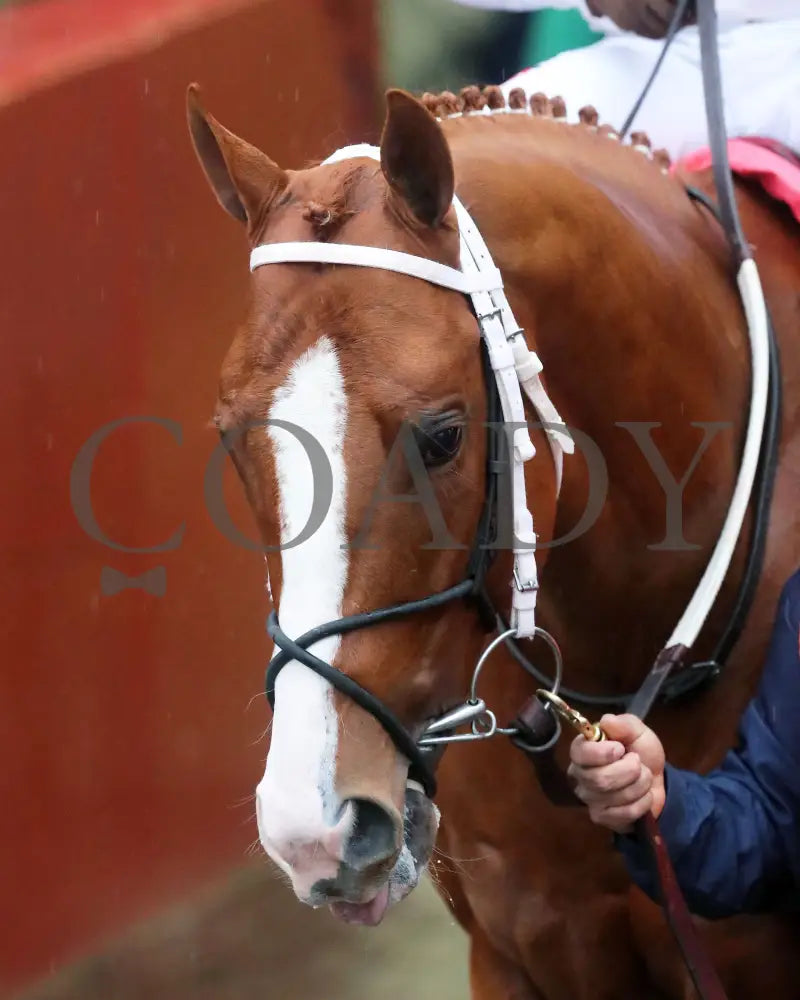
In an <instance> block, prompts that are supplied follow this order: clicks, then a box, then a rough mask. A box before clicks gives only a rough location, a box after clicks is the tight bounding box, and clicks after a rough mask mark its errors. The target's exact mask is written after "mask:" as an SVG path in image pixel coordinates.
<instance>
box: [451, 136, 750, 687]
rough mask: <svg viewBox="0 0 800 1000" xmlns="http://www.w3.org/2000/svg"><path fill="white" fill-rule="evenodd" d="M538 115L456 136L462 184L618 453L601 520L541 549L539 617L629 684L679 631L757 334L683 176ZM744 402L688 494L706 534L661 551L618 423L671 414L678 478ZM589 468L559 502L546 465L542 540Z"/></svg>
mask: <svg viewBox="0 0 800 1000" xmlns="http://www.w3.org/2000/svg"><path fill="white" fill-rule="evenodd" d="M533 124H534V123H531V122H530V121H525V122H522V123H521V125H528V126H529V130H528V135H524V134H523V130H522V129H521V127H520V126H515V128H516V130H517V131H516V133H513V132H512V130H511V129H507V132H508V137H507V140H506V142H505V143H501V144H498V145H497V147H496V148H495V149H493V150H488V151H487V145H486V143H485V142H483V143H478V142H474V143H473V142H471V141H470V139H469V137H468V136H467V138H466V139H465V138H464V134H463V133H462V134H461V137H460V139H456V141H454V142H453V143H452V148H453V150H454V158H455V161H456V168H457V176H459V195H460V196H461V198H462V200H463V201H464V202H465V204H466V206H467V207H468V209H470V211H471V212H472V213H473V215H474V217H475V219H476V222H477V223H478V225H479V227H480V229H481V231H482V233H483V235H484V237H485V239H486V241H487V243H488V245H489V247H490V249H491V251H492V254H493V257H494V259H495V263H496V264H497V265H498V267H500V269H501V271H502V273H503V275H504V279H505V283H506V287H507V291H508V294H509V299H510V301H511V304H512V307H513V308H514V310H515V313H516V316H517V320H518V321H519V323H520V325H521V326H522V327H523V328H524V329H525V330H526V336H527V337H528V340H529V345H530V346H531V347H532V348H534V347H535V349H537V350H538V352H539V354H540V356H541V358H542V360H543V362H544V378H545V381H546V383H547V386H548V390H549V392H550V394H551V396H552V398H553V400H554V402H555V404H556V406H557V407H558V409H559V411H560V413H561V415H562V417H563V418H564V419H565V421H566V422H567V423H568V424H569V425H570V426H572V427H575V428H577V429H578V431H580V432H582V433H584V434H587V435H589V437H590V438H591V440H592V441H593V442H594V444H595V445H596V446H597V449H598V451H599V453H600V454H601V455H602V459H601V460H600V461H601V462H604V463H605V464H606V466H607V470H608V493H607V499H606V500H605V503H604V504H603V505H602V509H601V510H600V511H599V512H598V515H597V516H596V518H595V519H594V522H593V524H592V526H591V527H590V528H589V530H587V531H585V532H584V533H583V534H582V535H581V536H580V537H579V538H577V539H576V540H574V541H572V542H571V543H569V544H566V545H564V546H563V547H558V548H554V549H552V550H550V551H549V552H546V551H542V552H540V553H539V555H538V556H537V558H538V559H539V562H540V566H541V565H544V572H543V581H542V586H543V589H542V597H541V604H540V607H541V618H542V620H543V622H544V624H545V625H546V627H550V628H551V629H552V630H555V631H556V633H557V634H558V635H559V639H560V640H563V641H564V642H565V643H566V644H567V646H568V650H567V652H568V654H569V657H570V661H571V663H572V673H571V680H572V682H573V683H581V682H582V681H583V680H584V679H585V680H586V682H587V683H588V684H589V686H590V687H600V688H604V689H606V690H608V689H609V687H612V688H616V689H619V687H620V686H623V687H626V686H628V685H631V684H633V683H634V682H635V680H636V679H637V678H639V677H640V676H641V673H642V670H643V667H644V664H645V663H646V662H647V661H648V660H650V659H652V656H653V655H655V653H656V652H657V650H658V648H659V646H660V645H661V644H662V643H663V641H665V639H666V637H667V635H668V634H669V631H670V630H671V627H672V625H673V624H674V622H675V621H676V620H677V618H678V617H679V615H680V612H681V610H682V607H683V604H684V603H685V601H686V600H687V599H688V597H689V596H690V594H691V590H692V588H693V586H694V585H695V583H696V581H697V579H699V576H700V574H701V572H702V569H703V567H704V565H705V562H706V560H707V558H708V554H709V552H710V546H711V544H712V543H713V540H714V539H715V537H716V534H717V533H718V530H719V526H720V524H721V522H722V518H723V516H724V511H725V507H726V504H727V500H728V498H729V496H730V490H731V486H732V481H733V477H734V475H735V461H736V454H737V449H738V447H739V443H740V440H741V437H740V434H741V419H742V416H743V415H744V414H745V413H746V407H747V396H746V393H747V378H748V375H747V371H748V369H747V339H746V335H745V333H744V330H743V326H742V322H741V315H740V310H739V306H738V301H737V298H736V296H735V291H734V288H733V285H732V283H731V281H730V276H729V274H728V273H727V271H726V267H725V262H726V259H727V258H726V247H725V244H724V241H723V239H722V237H721V234H720V233H719V232H718V230H717V227H716V224H715V223H714V222H713V220H710V219H709V218H707V217H706V216H705V215H704V214H703V210H699V209H697V208H695V207H694V206H692V205H691V204H690V202H689V199H688V198H687V197H686V194H685V192H684V191H683V190H682V188H681V187H680V185H679V183H678V182H677V181H675V180H672V179H670V178H666V177H663V176H662V175H661V174H660V173H659V171H658V168H657V167H656V166H655V165H654V164H653V163H650V162H647V161H644V160H643V159H641V158H640V157H641V154H638V153H636V152H635V151H633V150H630V149H624V148H619V147H617V146H614V145H613V144H612V143H611V142H610V141H609V140H607V139H605V138H604V137H600V136H588V135H585V134H584V135H578V134H575V132H573V134H572V135H568V132H569V130H568V128H567V127H563V126H559V125H554V124H551V123H546V124H541V125H540V126H539V128H538V129H537V128H535V127H533V128H532V127H531V126H532V125H533ZM476 132H477V129H476ZM559 133H561V134H559ZM495 178H496V179H497V180H499V181H501V183H494V180H495ZM732 417H733V418H734V424H735V426H734V427H732V428H731V431H730V433H728V434H726V435H725V437H724V443H720V442H718V444H717V446H715V447H714V448H713V449H711V450H710V451H709V452H708V453H707V454H706V456H705V458H704V460H703V463H702V465H700V466H698V469H697V471H696V473H695V475H694V476H693V477H692V478H691V479H690V480H689V483H688V485H687V487H686V490H685V493H684V526H683V535H684V537H685V538H686V539H687V542H690V543H691V544H692V545H695V546H699V548H695V549H691V548H689V547H688V546H684V547H683V550H682V551H660V550H658V549H654V548H653V546H654V545H657V544H658V543H660V542H661V541H662V540H663V538H664V536H665V531H666V524H665V510H666V500H665V494H664V490H663V487H662V486H661V485H660V484H659V482H658V479H657V477H656V476H655V474H654V472H653V470H652V468H651V467H650V466H649V465H648V462H647V460H646V459H645V457H644V455H643V454H642V452H641V451H640V450H639V447H638V446H637V444H636V443H635V440H634V438H633V437H632V435H631V433H630V432H629V431H626V430H625V429H623V428H621V427H620V426H619V425H618V422H625V423H629V422H637V423H640V424H643V423H645V422H647V423H650V424H654V423H657V424H660V425H662V427H661V429H660V431H659V432H658V436H657V437H655V438H654V440H656V442H657V444H658V447H659V450H660V451H661V453H662V454H663V456H664V459H665V461H666V463H667V466H668V467H669V468H670V470H672V472H673V474H674V475H675V477H676V478H678V479H680V478H681V477H682V475H683V472H684V470H686V469H687V468H688V467H689V465H690V462H691V460H692V458H693V456H694V454H695V452H696V450H697V448H698V445H699V444H700V441H701V440H702V436H703V432H702V430H700V429H698V428H697V427H696V426H692V424H693V423H696V422H701V421H702V422H712V421H731V419H732ZM541 451H542V447H541V446H540V452H541ZM544 452H545V455H546V454H547V449H546V445H545V446H544ZM590 475H591V476H593V477H596V476H601V475H602V470H601V469H599V468H598V467H597V464H596V463H594V465H593V467H592V468H591V469H588V470H587V462H586V461H585V460H584V458H583V457H577V456H574V457H568V458H567V459H566V464H565V475H564V483H563V488H562V491H561V495H560V497H559V499H558V504H557V509H556V507H555V505H554V504H553V502H552V501H553V476H552V472H551V470H550V469H549V468H548V466H547V463H546V462H541V461H538V462H537V463H532V468H531V469H530V470H529V473H528V490H529V500H531V506H532V511H533V513H534V517H535V519H536V520H537V528H538V530H539V532H540V537H542V536H543V537H544V539H545V540H546V539H547V537H548V535H549V534H550V522H551V521H552V522H553V531H554V533H555V534H556V536H563V535H564V534H565V533H566V532H567V531H569V530H570V529H571V528H572V527H573V526H574V525H576V524H577V523H578V522H579V520H580V519H581V516H582V513H583V511H584V509H585V506H586V497H587V490H588V486H589V476H590ZM551 511H552V512H553V514H552V515H551V514H550V512H551ZM542 514H544V519H543V518H542ZM498 576H499V574H498ZM506 586H507V583H506ZM506 594H507V590H506ZM598 637H602V643H601V647H602V652H603V661H602V664H599V663H598V662H597V652H598Z"/></svg>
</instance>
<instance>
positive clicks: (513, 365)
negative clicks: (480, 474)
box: [250, 146, 574, 796]
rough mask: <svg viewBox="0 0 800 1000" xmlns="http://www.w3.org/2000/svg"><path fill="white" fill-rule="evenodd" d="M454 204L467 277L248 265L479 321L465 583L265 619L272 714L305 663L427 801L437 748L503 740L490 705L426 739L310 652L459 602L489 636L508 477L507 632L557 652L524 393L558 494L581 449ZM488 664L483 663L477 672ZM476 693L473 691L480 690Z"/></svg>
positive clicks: (300, 252)
mask: <svg viewBox="0 0 800 1000" xmlns="http://www.w3.org/2000/svg"><path fill="white" fill-rule="evenodd" d="M355 156H369V157H371V158H373V159H379V158H380V151H379V150H378V149H377V148H376V147H373V146H351V147H345V148H344V149H341V150H339V151H337V152H336V153H334V154H333V155H332V156H331V157H329V158H328V160H327V161H326V162H337V161H339V160H342V159H348V158H351V157H355ZM453 206H454V209H455V211H456V216H457V219H458V223H459V237H460V244H461V270H457V269H455V268H450V267H447V266H446V265H443V264H439V263H437V262H436V261H431V260H429V259H428V258H424V257H417V256H415V255H413V254H405V253H400V252H399V251H394V250H386V249H382V248H377V247H365V246H354V245H351V244H333V243H310V242H300V243H277V244H263V245H261V246H258V247H256V248H255V249H254V250H253V251H252V254H251V260H250V267H251V270H254V269H255V268H258V267H262V266H264V265H265V264H272V263H300V262H308V261H315V262H323V263H334V264H346V265H350V266H356V267H379V268H382V269H384V270H391V271H396V272H399V273H402V274H406V275H409V276H411V277H415V278H419V279H421V280H425V281H428V282H430V283H432V284H436V285H440V286H442V287H444V288H447V289H450V290H453V291H457V292H460V293H461V294H463V295H467V296H468V297H469V299H470V302H471V305H472V309H473V312H474V313H475V316H476V319H477V321H478V325H479V327H480V331H481V345H482V359H483V367H484V377H485V383H486V389H487V417H488V420H487V448H486V455H487V458H486V489H485V494H484V502H483V509H482V512H481V515H480V518H479V521H478V528H477V531H476V535H475V540H474V542H473V546H472V550H471V553H470V556H469V559H468V562H467V568H466V571H465V577H464V580H463V581H462V582H461V583H458V584H456V585H455V586H453V587H449V588H448V589H446V590H443V591H441V592H439V593H436V594H431V595H429V596H427V597H424V598H421V599H419V600H413V601H405V602H401V603H399V604H394V605H391V606H390V607H386V608H379V609H376V610H374V611H368V612H365V613H363V614H358V615H351V616H348V617H345V618H340V619H338V620H337V621H333V622H328V623H327V624H324V625H320V626H318V627H317V628H315V629H312V630H310V631H309V632H307V633H306V634H305V635H302V636H300V637H299V638H297V639H292V638H290V637H289V636H287V635H286V634H285V633H284V632H283V631H282V630H281V628H280V624H279V621H278V616H277V612H276V611H273V612H272V613H271V614H270V616H269V619H268V621H267V631H268V632H269V635H270V637H271V638H272V640H273V642H274V643H275V646H276V650H277V652H276V654H275V655H274V656H273V658H272V660H271V662H270V665H269V667H268V669H267V680H266V693H267V698H268V699H269V702H270V705H272V706H273V707H274V701H275V682H276V679H277V676H278V674H279V673H280V671H281V670H282V669H283V667H284V666H285V665H286V664H287V663H289V662H290V661H292V660H296V661H298V662H300V663H303V664H304V665H305V666H307V667H309V668H310V669H312V670H314V671H315V672H316V673H318V674H319V675H320V676H322V677H324V678H325V679H326V680H327V681H328V682H329V683H330V684H331V685H332V686H333V687H334V688H336V689H337V690H338V691H340V692H342V693H343V694H346V695H347V696H348V697H350V698H352V699H353V700H354V701H355V702H357V704H359V705H360V706H361V707H362V708H363V709H365V711H367V712H369V713H370V714H371V715H373V716H374V717H375V718H376V719H377V720H378V721H379V722H380V723H381V725H382V726H383V728H384V729H385V730H386V732H387V733H388V734H389V736H390V737H391V739H392V740H393V742H394V743H395V746H396V747H397V749H398V750H399V751H400V752H401V753H402V754H404V755H405V757H407V759H408V760H409V764H410V767H409V778H410V780H412V781H416V782H419V784H421V785H422V787H423V789H424V790H425V792H426V794H428V795H429V796H433V795H434V794H435V790H436V780H435V777H434V774H433V767H432V758H433V757H434V756H435V754H434V753H433V752H432V750H433V748H434V747H436V746H441V745H443V744H444V743H447V742H454V741H456V740H461V739H463V738H464V735H463V734H460V735H459V734H455V733H453V732H452V730H454V729H455V728H456V727H457V726H460V725H463V724H464V723H466V722H472V723H473V724H474V732H473V734H472V735H471V737H468V738H473V739H482V738H487V737H489V736H492V735H494V734H495V732H497V722H496V719H495V718H494V716H493V715H492V713H491V712H490V711H489V710H488V709H487V707H486V705H485V704H482V703H481V702H480V701H479V700H478V701H474V700H473V699H472V698H469V699H467V701H465V702H464V703H463V704H462V705H460V706H458V707H457V708H455V709H453V710H451V711H448V712H446V713H444V714H443V715H441V716H440V717H439V718H438V719H436V720H434V721H432V722H431V723H430V724H429V725H428V726H427V728H425V729H424V730H423V731H421V732H419V733H416V734H412V733H410V732H409V731H408V729H406V727H405V726H404V725H403V724H402V723H401V722H400V721H399V719H398V718H397V717H396V716H395V714H394V713H393V712H392V711H391V709H389V708H388V707H387V706H386V705H384V704H383V703H382V702H381V701H379V700H378V699H377V698H376V697H375V696H374V695H373V694H372V693H371V692H369V691H368V690H366V688H364V687H362V686H361V685H359V684H358V683H357V682H356V681H354V680H353V679H352V678H351V677H348V676H347V675H346V674H344V673H342V672H341V671H340V670H337V669H336V668H335V667H334V666H332V665H331V664H329V663H326V662H325V661H323V660H321V659H320V658H319V657H317V656H315V655H314V654H313V653H311V652H310V651H309V647H310V646H311V645H313V644H314V643H315V642H318V641H319V640H320V639H323V638H325V637H327V636H330V635H344V634H346V633H348V632H352V631H356V630H358V629H363V628H370V627H372V626H374V625H379V624H382V623H385V622H388V621H394V620H396V619H398V618H405V617H408V616H410V615H415V614H421V613H424V612H426V611H430V610H433V609H435V608H440V607H442V606H443V605H445V604H448V603H450V602H452V601H454V600H458V599H468V600H470V601H472V602H474V603H475V604H476V605H477V608H478V611H479V614H480V615H481V619H482V621H483V623H484V625H485V627H486V628H487V631H491V630H493V629H494V628H495V627H496V625H497V620H498V617H499V616H498V614H497V611H496V609H495V608H494V606H493V604H492V602H491V599H490V598H489V594H488V591H487V587H486V574H487V571H488V569H489V565H490V563H491V561H492V556H493V554H494V552H495V551H496V547H495V543H496V541H497V534H498V527H499V525H500V523H501V517H502V516H503V512H502V511H501V510H500V509H499V497H500V489H499V481H500V477H501V476H502V475H507V476H508V477H509V479H510V486H511V489H510V494H511V516H512V523H513V549H512V551H513V557H514V565H513V572H512V600H511V620H510V630H513V634H514V635H516V636H520V637H526V638H528V637H533V636H537V635H538V636H542V637H543V638H544V639H545V641H546V642H547V643H548V644H549V645H550V646H551V648H553V649H555V650H557V648H558V647H557V645H556V643H555V640H554V639H553V638H552V637H551V636H550V635H549V634H548V633H546V632H545V631H544V630H543V629H541V628H539V627H538V626H537V625H536V618H535V611H536V597H537V592H538V589H539V581H538V574H537V567H536V559H535V555H534V549H535V546H536V535H535V533H534V530H533V518H532V517H531V514H530V512H529V509H528V502H527V498H526V487H525V474H524V463H525V462H526V461H527V460H528V459H530V458H531V457H533V455H534V454H535V449H534V446H533V443H532V442H531V440H530V436H529V433H528V423H527V420H526V415H525V408H524V403H523V398H522V395H523V393H524V394H525V396H526V397H527V398H528V400H529V401H530V402H531V403H532V405H533V407H534V408H535V410H536V412H537V415H538V416H539V418H540V420H541V426H542V428H543V429H544V431H545V433H546V435H547V440H548V443H549V445H550V449H551V452H552V456H553V461H554V464H555V473H556V488H557V490H558V489H560V483H561V470H562V462H563V454H564V453H567V454H569V453H571V452H572V451H573V450H574V444H573V441H572V438H571V436H570V434H569V431H568V430H567V428H566V426H565V425H564V422H563V421H562V419H561V417H560V416H559V415H558V412H557V411H556V409H555V407H554V406H553V404H552V402H551V401H550V399H549V397H548V395H547V393H546V391H545V389H544V386H543V385H542V382H541V377H540V375H541V371H542V364H541V362H540V361H539V358H538V357H537V355H536V354H534V353H533V352H532V351H530V350H529V349H528V345H527V343H526V341H525V337H524V332H523V330H522V329H521V328H520V327H519V325H518V324H517V322H516V320H515V319H514V315H513V313H512V311H511V308H510V306H509V304H508V300H507V299H506V296H505V293H504V291H503V280H502V277H501V275H500V272H499V271H498V269H497V268H496V267H495V266H494V263H493V261H492V258H491V255H490V253H489V250H488V248H487V246H486V244H485V242H484V240H483V237H482V236H481V234H480V232H479V231H478V229H477V227H476V226H475V224H474V223H473V221H472V219H471V218H470V216H469V214H468V213H467V211H466V209H465V208H464V207H463V205H462V204H461V202H460V201H459V199H458V198H454V200H453ZM507 425H510V426H511V428H512V430H511V433H510V434H508V435H502V434H500V433H499V429H501V428H505V427H506V426H507ZM503 451H505V455H503ZM509 637H510V636H509ZM482 665H483V664H482V662H480V661H479V667H476V670H479V669H480V668H482ZM472 686H473V688H474V686H475V683H474V682H473V685H472ZM492 719H494V722H492V721H491V720H492ZM487 722H488V725H487Z"/></svg>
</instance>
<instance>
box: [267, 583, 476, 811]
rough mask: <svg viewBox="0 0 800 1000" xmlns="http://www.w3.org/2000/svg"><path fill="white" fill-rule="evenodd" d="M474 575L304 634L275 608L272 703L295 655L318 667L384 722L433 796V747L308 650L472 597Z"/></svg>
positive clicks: (269, 686)
mask: <svg viewBox="0 0 800 1000" xmlns="http://www.w3.org/2000/svg"><path fill="white" fill-rule="evenodd" d="M473 585H474V584H473V581H472V579H468V580H462V582H461V583H457V584H456V585H455V586H454V587H449V588H448V589H447V590H442V591H440V592H439V593H438V594H431V595H429V596H428V597H423V598H421V599H420V600H418V601H405V602H403V603H402V604H393V605H391V606H390V607H388V608H378V609H377V610H375V611H365V612H364V613H363V614H359V615H349V616H348V617H347V618H339V619H338V620H337V621H333V622H327V623H326V624H325V625H319V626H318V627H317V628H313V629H311V630H310V631H308V632H306V633H305V634H304V635H301V636H300V638H299V639H290V638H289V636H288V635H286V633H285V632H282V631H281V627H280V625H279V624H278V615H277V614H276V612H275V611H273V612H271V614H270V616H269V618H268V619H267V632H268V633H269V636H270V638H271V639H272V641H273V642H274V643H275V645H276V646H278V647H280V652H279V653H277V654H276V655H275V656H274V657H273V658H272V661H271V662H270V665H269V667H268V668H267V681H266V693H267V700H268V701H269V703H270V706H271V707H272V708H273V709H274V707H275V681H276V680H277V678H278V674H279V673H280V672H281V670H282V669H283V668H284V667H285V666H286V664H287V663H289V662H291V661H292V660H297V662H298V663H302V664H303V665H304V666H306V667H308V668H309V669H310V670H313V671H314V673H315V674H319V676H320V677H324V678H325V680H326V681H328V683H329V684H331V685H332V686H333V687H335V688H336V690H337V691H341V693H342V694H345V695H347V697H348V698H351V699H352V700H353V701H354V702H355V703H356V704H357V705H360V706H361V708H363V709H364V711H365V712H369V714H370V715H372V716H373V717H374V718H375V719H377V721H378V722H379V723H380V724H381V725H382V726H383V728H384V729H385V730H386V732H387V733H388V734H389V736H390V738H391V740H392V742H393V743H394V745H395V746H396V747H397V749H398V750H399V751H400V753H401V754H403V756H404V757H406V758H408V760H409V762H410V767H409V777H410V778H412V779H413V780H414V781H418V782H419V783H420V784H421V785H422V787H423V788H424V789H425V794H426V795H428V796H429V797H430V798H433V796H434V795H435V794H436V778H435V777H434V774H433V771H432V769H431V767H430V764H429V760H430V758H431V754H430V751H427V750H424V749H423V748H422V747H419V746H417V741H416V739H415V738H414V737H413V736H412V735H411V733H410V732H409V731H408V730H407V729H406V727H405V726H404V725H403V723H402V722H400V720H399V719H398V718H397V716H396V715H395V714H394V712H392V711H391V709H389V708H387V707H386V705H384V704H383V702H382V701H380V699H378V698H376V697H375V695H374V694H371V693H370V692H369V691H367V689H366V688H364V687H362V686H361V685H360V684H359V683H358V682H357V681H354V680H353V678H352V677H348V675H347V674H344V673H342V671H341V670H337V669H336V667H334V666H332V665H331V664H330V663H326V662H325V661H324V660H321V659H320V658H319V657H318V656H315V655H314V654H313V653H310V652H309V651H308V647H309V646H312V645H313V644H314V643H315V642H319V641H320V640H321V639H327V638H328V636H331V635H344V634H346V633H347V632H354V631H356V630H357V629H362V628H369V627H370V626H372V625H380V624H381V623H383V622H387V621H394V620H395V619H397V618H404V617H406V616H407V615H412V614H415V613H417V612H420V611H429V610H431V609H432V608H438V607H441V605H443V604H448V603H449V602H450V601H455V600H458V599H459V598H463V597H468V596H469V595H470V594H471V593H472V590H473Z"/></svg>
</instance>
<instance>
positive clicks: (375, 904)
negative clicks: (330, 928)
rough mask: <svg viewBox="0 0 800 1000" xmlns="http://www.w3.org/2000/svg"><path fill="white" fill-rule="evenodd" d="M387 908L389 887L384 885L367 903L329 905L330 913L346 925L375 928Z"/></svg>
mask: <svg viewBox="0 0 800 1000" xmlns="http://www.w3.org/2000/svg"><path fill="white" fill-rule="evenodd" d="M388 906H389V886H388V885H385V886H384V887H383V888H382V889H381V891H380V892H379V893H378V895H377V896H376V897H375V898H374V899H371V900H370V901H369V902H368V903H331V913H332V914H333V915H334V916H335V917H338V919H339V920H343V921H344V922H345V923H346V924H361V925H362V926H364V927H375V926H377V925H378V924H379V923H380V922H381V920H383V916H384V914H385V913H386V910H387V908H388Z"/></svg>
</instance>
